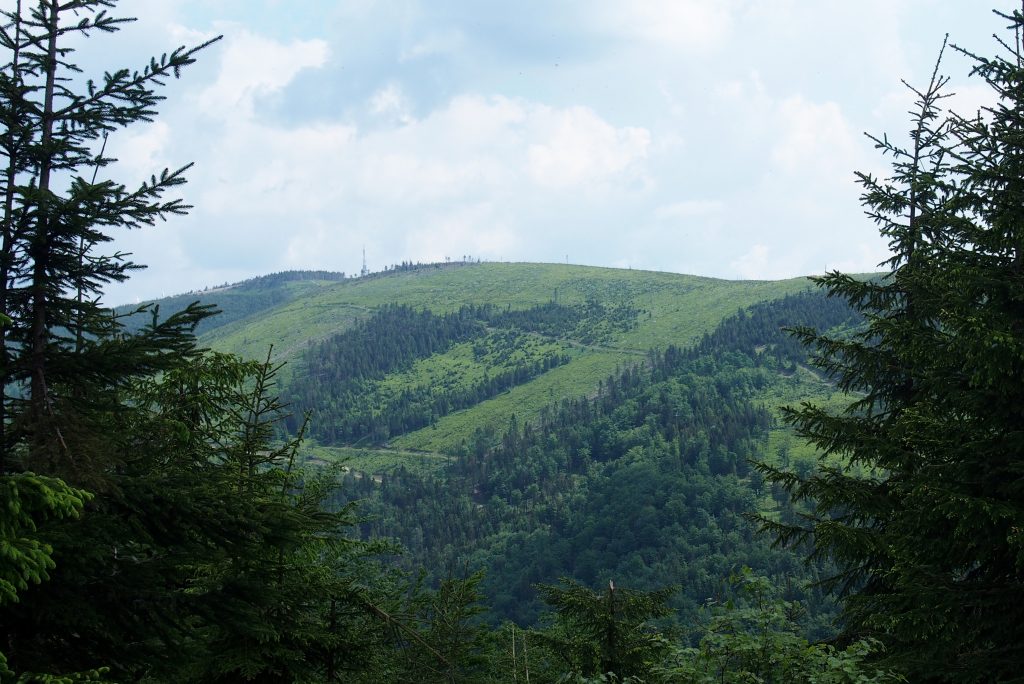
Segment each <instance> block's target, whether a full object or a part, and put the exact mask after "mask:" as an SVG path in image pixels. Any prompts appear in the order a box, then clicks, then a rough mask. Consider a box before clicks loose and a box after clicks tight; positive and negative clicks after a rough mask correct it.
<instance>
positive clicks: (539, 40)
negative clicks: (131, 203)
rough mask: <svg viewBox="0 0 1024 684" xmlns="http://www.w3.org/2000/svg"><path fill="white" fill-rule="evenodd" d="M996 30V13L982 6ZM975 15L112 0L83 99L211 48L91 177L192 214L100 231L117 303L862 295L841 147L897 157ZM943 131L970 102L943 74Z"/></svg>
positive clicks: (822, 3)
mask: <svg viewBox="0 0 1024 684" xmlns="http://www.w3.org/2000/svg"><path fill="white" fill-rule="evenodd" d="M992 2H993V3H994V5H993V6H995V7H998V8H1000V9H1002V10H1004V11H1009V10H1011V9H1012V8H1013V7H1014V6H1015V5H1014V4H1013V3H1010V2H1007V1H1006V0H992ZM988 7H989V3H988V2H979V1H978V0H857V2H850V1H849V0H814V1H812V0H629V1H628V2H627V1H625V0H619V1H613V0H581V1H578V2H575V1H569V0H565V1H560V0H544V1H539V0H517V2H493V1H491V2H485V1H482V0H462V1H456V0H393V1H392V0H333V1H328V0H124V2H122V3H121V4H120V5H119V7H118V9H117V12H118V13H120V14H126V15H129V16H135V17H138V19H139V20H138V21H137V22H135V23H134V24H132V25H130V26H129V27H127V28H125V29H124V30H122V31H121V32H120V33H118V34H115V35H113V36H107V35H96V36H93V37H91V38H89V39H88V40H85V41H83V42H81V44H80V45H77V47H78V49H79V52H78V53H77V58H78V62H79V63H80V64H81V65H82V66H83V68H84V69H85V72H86V74H90V73H95V74H99V73H101V72H102V71H104V70H111V69H114V68H118V67H131V68H137V67H140V66H142V65H143V64H144V63H145V62H146V61H148V58H149V57H150V56H151V55H153V54H157V55H159V53H161V52H165V51H168V50H171V49H173V48H175V47H177V46H179V45H192V44H196V43H198V42H201V41H203V40H205V39H207V38H208V37H210V36H214V35H220V34H222V35H223V36H224V38H223V40H221V41H220V42H218V43H217V44H215V45H213V46H212V47H210V48H208V49H207V50H205V51H204V52H203V53H202V54H201V55H200V58H199V61H198V62H197V63H196V64H195V65H193V66H192V67H189V68H188V69H186V70H185V71H184V72H183V73H182V75H181V78H180V80H175V81H171V82H169V83H168V84H167V86H166V87H165V88H164V89H163V93H162V94H163V95H165V96H166V97H167V99H166V101H165V102H164V103H163V104H162V105H161V107H160V115H159V117H157V118H156V119H155V120H154V121H153V122H152V123H149V124H141V125H135V126H133V127H130V128H128V129H126V130H125V131H123V132H119V133H118V134H117V135H115V136H113V137H112V138H111V139H110V141H109V143H108V152H111V153H112V154H113V155H114V156H116V157H117V158H118V159H119V163H118V164H117V165H115V166H113V167H110V169H109V173H110V175H111V177H112V178H114V179H115V180H118V181H120V182H124V183H126V184H128V185H135V184H137V183H138V182H139V181H141V180H143V179H145V178H148V177H149V176H150V174H152V173H154V172H156V173H158V172H159V171H160V170H161V169H163V168H164V167H170V168H177V167H180V166H182V165H184V164H186V163H189V162H194V163H195V166H194V167H193V168H192V169H191V170H190V171H189V173H188V178H189V183H188V185H187V186H185V187H184V189H183V191H182V195H183V196H184V198H185V199H186V200H187V201H188V203H190V204H192V205H194V209H192V211H191V212H190V213H189V215H188V216H184V217H173V218H171V219H170V220H168V221H167V222H165V223H159V224H157V225H156V226H155V227H152V228H143V229H141V230H137V231H131V232H126V233H123V234H118V235H117V236H116V240H115V242H114V243H113V244H112V248H111V249H112V250H121V251H126V252H131V253H132V255H133V256H132V258H133V260H134V261H137V262H139V263H141V264H146V265H147V266H148V268H147V269H146V270H144V271H142V272H140V273H138V274H137V275H135V276H133V278H132V279H131V280H130V281H128V282H127V283H124V284H120V285H117V286H113V287H110V288H109V289H108V291H107V292H106V295H105V299H106V301H107V302H108V303H111V304H119V303H126V302H134V301H138V300H143V299H147V298H152V297H159V296H163V295H171V294H175V293H180V292H185V291H189V290H195V289H202V288H203V287H206V286H214V285H218V284H221V283H224V282H235V281H238V280H242V279H245V278H249V277H253V276H257V275H262V274H267V273H272V272H277V271H282V270H289V269H326V270H333V271H344V272H346V273H350V274H351V273H358V271H359V269H360V267H361V262H362V250H363V249H364V248H365V251H366V261H367V264H368V266H369V267H370V269H371V270H379V269H382V268H383V267H385V266H386V265H389V264H394V263H399V262H402V261H437V260H444V259H445V258H451V259H453V260H455V259H461V258H463V257H466V256H469V257H472V258H474V259H476V258H479V259H483V260H493V261H539V262H568V263H573V264H588V265H597V266H611V267H621V268H633V269H648V270H660V271H672V272H678V273H690V274H697V275H706V276H714V277H721V278H730V279H739V278H742V279H776V278H787V277H793V276H798V275H807V274H814V273H821V272H823V271H824V270H826V269H840V270H844V271H852V272H865V271H872V270H876V267H877V265H878V264H879V263H880V262H881V261H883V260H884V259H885V258H886V255H887V250H886V244H885V242H884V240H883V239H882V238H880V237H879V235H878V232H877V228H876V226H875V225H874V224H872V223H871V221H870V220H869V219H867V218H866V217H864V215H863V212H862V208H861V207H860V201H859V194H860V189H859V186H858V185H857V184H856V182H855V180H856V178H855V175H854V172H855V171H857V170H860V171H867V172H872V173H876V174H884V173H885V172H886V169H887V160H886V159H884V158H882V157H880V156H879V154H878V153H877V151H876V150H875V149H874V146H873V143H872V141H871V140H870V139H869V138H868V137H867V136H865V135H864V134H865V132H867V133H872V134H876V135H882V134H887V135H889V136H890V137H891V138H896V139H901V138H905V136H906V131H907V130H908V129H909V121H908V116H907V114H906V112H907V110H908V109H909V108H911V106H912V104H913V100H914V97H913V95H912V93H910V91H909V90H908V89H907V88H906V86H904V85H903V84H902V83H901V79H902V80H906V81H907V82H909V83H910V84H912V85H923V84H924V83H926V82H927V80H928V77H929V76H930V74H931V71H932V68H933V66H934V63H935V59H936V57H937V55H938V52H939V49H940V47H941V45H942V41H943V37H944V35H945V34H946V33H947V32H948V33H949V34H950V40H951V42H953V43H955V44H957V45H962V46H964V47H966V48H969V49H971V50H972V51H975V52H978V53H982V54H991V53H993V52H994V51H995V49H996V46H995V42H994V40H993V38H992V34H993V33H995V32H1001V31H1002V28H1003V26H1004V24H1005V23H1006V22H1005V21H1004V20H1001V19H999V18H998V17H995V16H994V15H993V14H992V13H991V12H990V11H989V9H988ZM942 71H943V72H945V73H947V74H948V75H949V76H950V77H951V79H952V82H951V83H952V86H953V87H952V88H951V90H953V91H955V92H956V96H955V97H954V98H951V100H950V102H951V103H952V106H954V107H955V108H956V109H958V110H959V111H973V110H975V109H976V108H977V107H978V106H980V105H982V104H985V103H986V102H988V101H990V99H989V98H990V96H989V94H988V93H987V91H986V89H985V87H984V86H983V85H982V84H980V83H979V82H978V81H977V80H976V79H970V78H968V74H969V71H970V62H969V61H968V60H967V59H966V58H964V57H961V56H959V55H956V54H951V53H947V56H946V60H945V61H944V63H943V67H942Z"/></svg>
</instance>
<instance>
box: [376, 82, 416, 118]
mask: <svg viewBox="0 0 1024 684" xmlns="http://www.w3.org/2000/svg"><path fill="white" fill-rule="evenodd" d="M370 113H371V114H375V115H377V116H380V117H383V118H385V119H391V120H394V121H396V122H397V123H400V124H407V123H409V122H411V121H412V115H411V113H410V105H409V99H408V98H407V97H406V96H405V93H404V92H402V88H401V86H399V85H398V84H397V83H389V84H388V85H386V86H384V87H383V88H381V89H380V90H378V91H377V92H375V93H374V94H373V95H372V96H371V97H370Z"/></svg>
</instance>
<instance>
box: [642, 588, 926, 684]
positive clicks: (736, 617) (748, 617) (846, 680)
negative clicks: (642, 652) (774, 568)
mask: <svg viewBox="0 0 1024 684" xmlns="http://www.w3.org/2000/svg"><path fill="white" fill-rule="evenodd" d="M729 585H730V586H729V587H728V589H729V594H730V595H729V596H728V597H727V598H725V599H724V600H722V599H719V600H711V599H709V601H708V604H707V606H706V608H707V609H708V612H709V616H708V619H707V622H706V624H705V625H704V626H703V627H702V628H701V630H700V632H699V637H700V643H699V644H698V645H697V646H696V647H684V648H675V649H673V653H672V654H671V655H670V656H669V657H668V658H667V659H666V661H665V664H662V665H659V666H657V667H654V668H652V673H653V674H654V675H655V676H654V678H653V679H654V680H655V681H658V682H666V683H668V682H679V683H686V684H715V683H722V684H743V683H746V682H786V684H883V683H885V682H899V681H906V680H904V679H903V678H902V677H899V676H897V675H894V674H892V673H889V672H885V671H882V670H878V669H877V668H872V667H871V666H869V665H867V664H866V663H865V660H867V659H868V658H869V657H870V656H871V654H872V653H873V652H874V651H875V650H877V648H878V645H877V643H875V642H871V641H858V642H856V643H854V644H851V645H850V646H848V647H847V648H845V649H837V648H836V647H835V646H833V645H831V644H824V643H818V644H811V643H808V641H807V639H806V637H805V636H803V634H802V632H803V629H802V627H801V625H800V623H799V620H800V618H801V617H802V613H803V608H802V606H800V605H798V604H797V603H795V602H793V601H786V600H783V599H781V598H779V597H778V589H777V588H776V587H774V586H772V584H771V582H769V581H768V579H767V578H765V577H759V576H757V575H755V574H754V573H752V572H751V571H750V568H743V569H742V570H740V571H739V572H738V573H734V574H733V575H732V576H731V577H730V578H729Z"/></svg>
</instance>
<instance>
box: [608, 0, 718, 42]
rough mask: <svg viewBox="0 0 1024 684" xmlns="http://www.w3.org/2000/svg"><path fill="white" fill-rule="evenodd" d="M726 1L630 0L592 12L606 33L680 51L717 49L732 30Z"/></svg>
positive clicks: (610, 3)
mask: <svg viewBox="0 0 1024 684" xmlns="http://www.w3.org/2000/svg"><path fill="white" fill-rule="evenodd" d="M732 5H733V3H732V2H730V1H729V0H633V2H628V3H627V2H616V1H612V2H605V3H602V4H599V5H598V6H597V7H595V8H594V9H593V11H594V12H595V15H596V17H597V19H598V21H599V22H600V23H602V24H603V25H604V28H605V29H606V30H610V31H612V32H614V33H616V34H620V35H622V34H625V35H626V36H628V37H630V38H632V39H634V40H640V41H643V42H647V43H654V44H658V45H661V46H664V47H668V48H670V49H672V50H674V51H680V52H705V51H707V50H710V49H713V48H717V47H719V46H721V45H722V44H723V43H724V42H725V41H726V39H727V38H728V36H729V34H730V32H731V30H732V28H733V8H732Z"/></svg>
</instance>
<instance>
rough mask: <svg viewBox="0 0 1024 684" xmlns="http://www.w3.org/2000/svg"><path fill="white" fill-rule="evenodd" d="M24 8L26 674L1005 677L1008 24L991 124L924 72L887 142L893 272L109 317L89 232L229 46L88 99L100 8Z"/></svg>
mask: <svg viewBox="0 0 1024 684" xmlns="http://www.w3.org/2000/svg"><path fill="white" fill-rule="evenodd" d="M2 14H3V20H2V24H3V25H2V26H0V41H2V44H3V50H4V58H3V60H2V62H3V66H2V69H0V122H2V127H0V151H2V155H0V156H2V163H3V167H4V169H3V175H2V179H0V189H2V193H3V197H4V205H3V210H2V219H0V221H2V223H0V228H2V241H3V251H2V254H0V369H2V375H3V379H2V386H3V396H2V401H0V682H50V683H52V684H56V683H62V682H130V681H134V682H238V681H253V682H342V681H344V682H390V681H395V682H413V681H415V682H435V681H436V682H517V683H518V682H621V683H625V682H634V683H636V682H680V683H683V682H707V683H710V682H736V683H739V682H806V683H808V684H810V683H812V682H819V683H820V682H830V683H836V684H840V683H843V682H849V683H850V684H853V683H861V684H863V683H869V682H900V681H906V682H996V681H1020V678H1021V674H1020V673H1021V671H1022V669H1024V633H1022V630H1024V614H1022V613H1024V602H1022V601H1021V596H1022V595H1024V532H1022V530H1024V484H1022V483H1024V472H1022V467H1024V465H1022V464H1024V428H1022V426H1024V415H1022V407H1024V218H1022V215H1021V211H1020V207H1021V197H1022V196H1024V187H1022V184H1024V173H1022V170H1024V138H1022V136H1021V130H1022V129H1024V78H1022V75H1024V63H1022V60H1021V57H1020V55H1021V51H1022V50H1024V45H1022V43H1021V41H1022V40H1024V39H1022V35H1024V33H1022V30H1024V14H1022V13H1021V12H1014V13H1012V14H1008V15H1000V17H1001V20H1003V21H1004V23H1008V24H1009V25H1010V30H1009V32H1008V33H1005V34H1002V35H1003V39H1002V41H1001V42H997V44H996V48H997V49H996V51H995V53H994V54H993V55H992V56H983V55H980V54H974V53H970V52H965V51H962V50H961V52H963V54H965V55H966V56H967V57H969V58H970V59H971V60H972V62H973V64H974V65H975V69H974V73H973V77H974V78H975V79H976V80H977V81H978V82H980V83H983V84H984V85H986V86H987V87H988V88H990V89H991V91H992V92H993V94H994V97H995V102H996V104H995V105H993V106H991V107H988V108H986V109H984V110H982V111H979V112H978V113H977V114H976V115H974V114H972V115H970V116H963V115H959V114H956V113H953V112H949V111H946V110H945V109H944V108H943V105H944V102H945V98H946V94H947V93H946V88H947V85H948V82H947V79H945V78H944V77H943V76H942V75H941V73H942V69H941V67H942V61H941V57H940V60H939V63H938V65H937V68H936V71H935V73H934V75H933V76H932V79H931V81H930V82H929V83H928V84H925V85H924V86H923V87H921V88H919V89H914V90H913V91H912V92H913V94H914V96H915V97H916V106H915V110H914V112H913V113H912V120H911V122H910V123H911V129H912V132H911V137H910V145H909V146H908V147H900V146H898V145H897V144H895V143H893V142H891V141H890V140H889V138H887V137H885V136H880V137H878V138H876V139H875V142H876V144H877V146H878V148H879V150H880V152H882V153H884V154H885V155H886V157H887V159H888V160H889V161H891V173H890V175H888V176H886V177H884V178H879V177H876V176H873V175H870V174H860V175H858V178H859V181H860V183H861V186H862V189H863V196H862V201H863V205H864V208H865V211H866V213H867V215H868V216H869V217H870V218H871V219H872V220H874V222H875V223H876V224H877V226H878V228H879V230H880V231H881V233H882V235H883V236H884V237H885V238H886V239H888V241H889V245H890V249H891V253H892V257H891V259H890V260H889V261H888V262H886V263H885V264H884V266H885V270H884V271H883V272H882V273H878V274H870V275H860V276H851V275H845V274H842V273H838V272H834V273H829V274H826V275H824V276H821V277H818V278H813V279H812V280H813V287H810V288H808V287H807V286H806V284H805V283H803V282H802V281H801V282H800V283H793V284H788V285H785V286H783V285H779V286H778V287H777V288H776V289H772V287H774V286H771V285H765V284H764V283H760V284H756V285H755V284H749V285H748V284H743V283H739V284H735V283H733V284H727V285H726V284H722V283H717V282H714V281H712V279H697V278H689V277H682V276H680V279H679V280H678V282H677V281H675V280H673V281H672V283H675V284H673V285H671V287H678V289H675V290H670V289H669V287H670V286H669V285H668V284H666V283H668V282H669V281H668V280H666V279H662V280H658V279H657V278H654V277H653V276H642V277H641V276H634V275H633V274H631V273H626V272H622V273H617V274H608V273H602V274H599V275H594V274H593V273H592V272H591V271H586V270H582V269H575V270H574V269H571V268H570V267H568V266H566V267H564V268H563V267H561V266H560V265H556V266H550V267H548V268H546V269H544V270H537V271H536V272H537V273H546V274H551V273H557V274H558V278H560V280H557V282H555V281H554V280H553V281H552V282H551V283H548V282H546V281H545V282H544V283H543V284H542V285H538V286H537V288H536V292H534V293H533V294H531V295H530V297H531V298H520V299H516V298H515V296H514V294H515V293H512V292H510V287H508V283H507V281H506V282H505V284H495V283H497V282H498V281H497V278H498V277H499V269H497V268H492V267H491V266H490V265H487V264H479V263H472V262H471V260H469V259H465V258H464V260H463V262H462V263H456V264H450V263H447V262H446V263H445V264H426V265H422V264H416V265H413V264H411V263H409V264H406V263H403V264H402V266H401V267H395V268H394V269H391V270H389V271H387V272H385V273H381V274H373V275H364V276H362V277H361V278H358V279H353V278H346V277H345V276H344V274H335V273H330V272H324V271H308V272H293V273H281V274H275V275H272V276H265V277H263V278H260V279H256V280H254V281H247V282H243V283H236V284H233V285H228V284H225V285H224V286H222V287H215V288H213V290H209V291H204V292H201V293H200V292H197V293H193V294H190V295H182V296H178V297H173V298H168V299H166V300H163V301H161V302H159V303H150V304H143V305H139V306H137V307H120V308H117V309H111V308H109V307H108V306H107V305H106V304H105V303H103V301H102V296H103V293H104V288H105V287H107V286H108V285H110V284H111V283H118V282H121V281H124V280H125V279H127V278H128V277H129V276H130V275H131V273H132V271H133V270H135V268H136V265H135V264H133V263H131V262H130V261H129V260H128V257H127V255H123V254H114V255H110V254H107V253H106V252H105V248H107V247H109V246H110V245H109V243H110V242H111V241H112V239H113V236H114V235H116V233H117V231H119V230H122V229H126V228H141V229H147V228H148V227H150V226H152V225H153V224H155V223H157V222H158V221H161V220H163V219H166V218H168V217H170V216H173V215H178V214H184V213H187V212H188V210H189V209H190V208H191V207H190V206H189V205H188V204H186V203H185V201H184V200H183V199H180V198H179V193H180V192H181V191H182V189H183V188H182V187H181V186H183V185H184V183H185V181H186V177H187V175H188V173H189V166H187V165H186V166H183V167H181V168H177V169H165V170H162V171H161V170H159V169H155V170H154V174H153V175H152V176H151V177H150V178H148V179H142V180H141V181H140V182H139V183H138V184H137V185H122V184H120V183H118V182H114V181H112V180H108V178H110V177H112V175H111V174H110V173H109V172H108V167H112V166H114V165H115V164H116V160H115V159H113V158H111V157H109V156H106V154H107V153H106V152H105V150H106V144H105V143H106V141H107V139H108V138H109V137H111V136H116V135H117V134H118V133H119V132H121V131H122V130H124V129H126V128H129V127H130V126H132V125H133V124H136V123H138V122H141V121H149V120H152V119H153V118H155V117H157V116H158V107H159V104H160V102H161V100H162V95H161V94H160V93H161V88H162V87H163V86H164V85H165V84H166V83H167V82H168V81H169V80H171V79H176V78H178V77H179V76H181V77H184V78H186V79H187V77H188V74H189V68H190V66H191V65H192V64H193V63H194V62H195V61H196V60H201V59H203V58H204V56H205V54H206V50H207V48H208V47H209V46H210V45H212V44H213V43H215V42H217V40H218V39H213V40H210V41H207V42H205V43H202V44H198V45H194V46H190V47H182V48H178V49H176V50H173V51H170V52H167V53H165V54H163V55H162V56H160V57H158V58H154V59H152V60H151V61H149V62H148V63H146V64H142V65H137V66H134V67H129V68H126V69H122V70H117V71H112V72H109V73H106V74H104V75H103V76H102V77H101V78H97V79H94V80H83V79H82V78H79V77H78V67H77V66H76V52H75V51H76V50H85V49H91V48H92V46H93V44H97V45H99V44H102V45H103V47H101V48H99V49H106V45H108V44H116V41H117V39H118V36H117V31H118V30H119V29H120V28H121V27H122V26H123V25H124V24H125V22H126V21H129V20H128V19H125V18H121V17H120V15H118V14H117V8H116V3H115V2H113V1H111V0H70V1H59V0H36V1H35V2H29V1H28V0H25V2H19V3H17V4H16V6H15V7H14V8H10V7H9V6H5V8H4V9H3V11H2ZM945 49H947V50H959V48H956V47H952V46H950V47H947V48H945ZM113 177H116V176H113ZM185 190H186V194H187V188H186V189H185ZM364 270H365V269H364ZM428 277H429V278H432V279H433V280H430V281H427V280H425V279H426V278H428ZM552 277H553V276H552ZM667 277H668V276H666V278H667ZM417 278H419V280H417ZM457 278H464V279H467V280H466V281H464V282H470V281H469V280H468V279H470V278H473V279H475V280H472V282H473V283H474V286H473V288H471V289H469V291H467V292H466V293H465V296H464V298H463V299H460V300H458V301H455V300H454V299H452V298H451V297H447V298H446V297H437V296H435V293H434V290H432V289H431V288H432V287H434V286H436V285H437V283H441V282H446V280H445V279H448V281H447V282H455V281H454V280H453V279H457ZM644 278H646V280H644ZM427 282H429V283H431V285H430V286H429V287H428V286H424V285H423V283H427ZM460 282H463V281H460ZM373 288H378V289H373ZM403 288H404V289H403ZM417 288H418V289H417ZM524 291H525V290H524ZM352 292H355V293H356V294H358V296H359V297H362V299H358V298H355V295H351V297H353V298H352V299H351V300H347V302H346V303H345V304H344V306H325V305H324V304H323V302H324V301H325V300H323V299H317V297H320V296H321V295H323V293H332V294H331V296H341V295H339V294H338V293H342V294H345V293H352ZM666 292H670V294H667V295H666V294H665V293H666ZM382 293H383V294H382ZM345 296H350V294H345ZM374 297H376V299H373V298H374ZM686 297H690V299H688V300H686V301H687V302H688V303H687V304H686V306H685V307H684V306H683V300H684V298H686ZM674 300H678V306H676V302H675V301H674ZM694 302H696V303H694ZM673 306H674V307H675V308H672V307H673ZM687 307H689V308H687ZM680 311H685V312H686V313H679V312H680ZM673 312H674V315H675V318H673V317H672V315H670V314H672V313H673ZM695 312H696V313H695ZM270 313H274V314H275V315H278V316H279V318H277V319H273V318H272V317H269V314H270ZM697 314H700V316H702V318H700V320H699V321H698V320H697V318H698V317H699V316H698V315H697ZM303 317H304V318H303ZM267 320H289V321H292V322H293V325H291V326H290V327H289V328H288V329H287V330H285V329H283V328H280V327H279V328H276V329H273V328H272V329H270V330H269V332H268V330H267V328H268V326H267V325H266V324H265V323H266V321H267ZM254 322H256V323H260V325H257V324H254ZM297 331H299V332H301V334H302V335H303V336H302V337H298V336H297V334H298V333H297ZM648 332H651V336H650V339H651V341H650V342H649V343H646V344H644V343H643V342H644V340H645V339H646V338H645V335H647V333H648ZM278 339H282V340H287V341H288V344H285V345H277V347H276V351H275V345H274V344H273V343H274V342H276V341H277V340H278ZM666 341H667V342H666ZM229 343H233V344H237V345H238V347H239V348H241V349H245V350H248V351H251V350H252V349H254V348H256V349H259V350H260V354H259V355H258V356H257V357H256V358H254V355H253V354H251V353H248V354H243V353H232V352H231V351H230V350H229V349H228V347H229V346H230V344H229ZM282 346H284V347H285V351H283V352H282V351H281V347H282ZM641 347H642V348H641ZM284 361H287V362H288V363H284ZM422 445H431V448H430V449H425V448H422ZM346 458H347V460H346ZM382 464H383V465H382Z"/></svg>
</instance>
